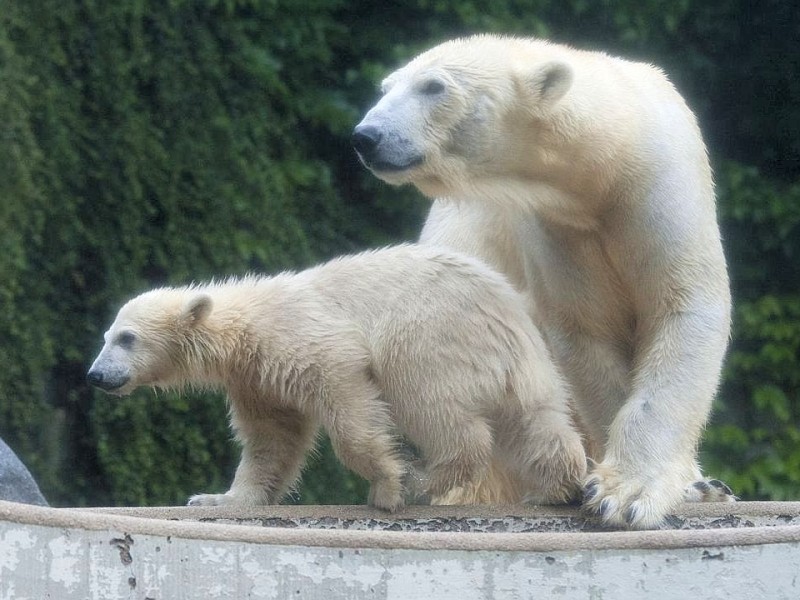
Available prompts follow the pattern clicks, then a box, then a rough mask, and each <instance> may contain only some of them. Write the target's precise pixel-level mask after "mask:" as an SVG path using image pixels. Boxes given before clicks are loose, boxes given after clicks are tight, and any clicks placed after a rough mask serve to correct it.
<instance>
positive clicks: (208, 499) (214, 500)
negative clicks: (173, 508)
mask: <svg viewBox="0 0 800 600" xmlns="http://www.w3.org/2000/svg"><path fill="white" fill-rule="evenodd" d="M229 504H233V502H232V498H231V497H230V496H227V495H226V494H195V495H194V496H192V497H191V498H189V501H188V502H187V503H186V505H187V506H225V505H229Z"/></svg>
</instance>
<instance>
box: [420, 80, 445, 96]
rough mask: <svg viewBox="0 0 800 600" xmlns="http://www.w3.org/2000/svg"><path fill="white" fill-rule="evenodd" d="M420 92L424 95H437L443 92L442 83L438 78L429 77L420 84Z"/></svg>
mask: <svg viewBox="0 0 800 600" xmlns="http://www.w3.org/2000/svg"><path fill="white" fill-rule="evenodd" d="M420 92H422V93H423V94H425V95H426V96H438V95H439V94H441V93H442V92H444V83H442V82H441V81H439V80H438V79H429V80H428V81H426V82H424V83H423V84H422V86H421V87H420Z"/></svg>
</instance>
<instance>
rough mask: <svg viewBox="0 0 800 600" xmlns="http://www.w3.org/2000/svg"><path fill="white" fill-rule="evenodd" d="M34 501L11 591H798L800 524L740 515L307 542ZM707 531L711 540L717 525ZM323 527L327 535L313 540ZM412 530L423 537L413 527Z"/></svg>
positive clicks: (89, 599) (418, 597)
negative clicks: (651, 524) (671, 522)
mask: <svg viewBox="0 0 800 600" xmlns="http://www.w3.org/2000/svg"><path fill="white" fill-rule="evenodd" d="M3 508H4V507H3V506H2V505H0V511H2V509H3ZM26 510H28V509H26ZM37 510H38V511H50V512H34V513H31V514H34V516H35V517H36V518H29V519H28V522H27V523H20V522H15V521H13V520H9V517H10V516H11V515H13V514H16V513H14V510H12V509H7V510H6V512H5V513H3V514H5V520H3V519H0V600H47V599H52V600H114V599H117V598H119V599H124V600H190V599H191V600H196V599H198V598H202V599H204V600H243V599H254V600H285V599H287V598H299V599H304V600H306V599H307V600H322V599H325V600H328V599H333V598H336V599H339V598H351V599H360V598H371V599H377V600H472V599H475V600H478V599H491V600H521V599H527V598H539V597H542V598H544V597H550V596H553V597H555V598H566V599H581V600H588V599H591V598H598V599H608V600H611V599H617V598H637V599H639V598H661V597H670V598H703V599H715V598H720V599H722V598H724V599H725V600H728V599H729V598H765V599H767V598H768V599H770V600H781V599H787V600H789V599H791V600H796V599H797V598H800V581H799V580H798V578H799V577H800V528H798V527H797V526H796V525H788V526H786V531H787V532H788V533H787V534H786V535H783V536H775V535H774V534H775V533H776V532H778V530H779V529H780V527H781V526H779V525H775V526H770V527H752V526H751V527H743V528H742V531H743V532H744V533H745V534H747V535H750V533H754V534H756V537H755V538H753V537H752V536H751V537H742V536H739V537H738V538H735V539H739V540H745V543H744V544H742V543H728V544H726V543H721V544H720V543H716V544H706V545H703V544H695V543H694V542H692V535H694V534H693V533H692V532H682V533H681V536H682V537H681V538H680V539H683V540H689V543H688V544H687V547H677V546H675V545H674V544H672V540H673V539H674V538H673V537H667V536H666V535H665V534H666V533H668V532H653V533H652V534H637V536H638V537H635V539H639V538H640V537H641V536H642V535H643V536H645V537H647V536H648V535H649V536H652V537H655V538H657V539H661V540H670V543H669V544H666V545H663V547H657V545H653V546H647V545H646V544H642V545H639V546H634V547H632V546H631V539H632V537H631V534H629V533H625V532H618V533H613V534H609V533H603V532H601V533H597V534H585V533H558V534H556V535H555V536H551V537H549V538H546V539H550V540H557V539H565V538H563V536H573V537H569V538H568V539H570V540H575V541H576V542H575V544H574V545H573V547H571V548H566V547H565V546H564V545H562V544H553V546H552V547H538V546H537V543H538V542H536V540H539V539H540V538H539V537H536V536H539V535H547V534H537V533H520V534H516V533H504V534H495V533H466V532H464V533H454V534H448V535H450V536H470V538H472V536H478V537H479V538H480V539H487V538H485V537H484V538H481V537H480V536H495V537H492V538H491V539H492V540H495V541H494V542H493V546H492V548H491V549H486V548H481V546H480V545H477V546H475V547H473V548H459V547H458V544H450V543H443V541H446V540H448V539H451V538H446V537H442V535H443V534H437V533H430V532H427V533H415V534H409V533H403V532H397V533H391V532H383V533H382V534H381V535H380V536H377V537H374V538H373V537H371V536H370V535H365V534H364V533H362V532H341V533H343V534H346V535H342V536H333V537H331V536H330V532H329V531H320V530H316V531H314V530H309V531H306V533H305V534H304V535H305V537H304V538H302V539H305V540H308V542H309V544H311V545H309V544H305V543H299V542H297V541H295V542H290V541H286V540H285V539H283V540H282V538H281V536H280V533H281V532H279V531H278V532H275V530H274V529H270V528H264V527H261V528H258V529H260V530H261V531H262V532H263V531H265V530H271V531H272V532H273V533H275V534H276V535H272V534H270V535H269V536H267V537H263V536H259V535H257V532H256V531H255V529H256V528H253V527H252V526H249V525H219V526H214V525H211V524H203V525H200V524H198V523H196V522H194V523H190V522H185V523H176V522H167V521H163V520H157V519H133V518H130V517H125V518H120V517H115V518H109V517H91V516H86V515H85V514H78V513H77V512H76V511H63V512H60V511H58V509H37ZM284 510H287V509H284ZM475 510H479V509H475ZM185 514H194V513H188V512H187V513H185ZM62 516H63V518H62ZM226 518H227V519H230V517H229V516H228V517H226ZM425 518H427V517H425ZM526 518H527V517H526ZM547 518H552V517H547ZM715 518H716V517H715ZM48 522H49V523H50V524H49V525H48V524H46V523H48ZM123 527H124V528H123ZM198 527H199V529H198ZM217 531H223V532H225V534H224V535H216V532H217ZM726 531H727V532H725V531H723V532H722V533H723V534H721V535H719V536H718V537H717V538H716V539H719V540H724V539H734V538H733V537H731V535H730V534H735V533H737V532H736V531H732V530H731V529H728V530H726ZM182 532H185V535H182ZM203 532H206V533H207V534H208V537H203V535H201V534H202V533H203ZM698 534H702V536H701V539H713V538H711V537H709V535H708V530H703V531H700V530H699V531H698ZM323 535H324V536H328V537H326V539H327V540H328V541H327V542H326V543H325V544H323V545H315V544H313V541H314V539H315V537H317V536H323ZM409 535H414V536H418V537H417V538H414V539H416V540H417V541H416V542H414V543H413V544H412V543H410V542H408V540H409V539H410V538H408V537H403V536H409ZM737 535H738V534H737ZM497 536H500V537H497ZM520 536H522V537H520ZM574 536H579V537H574ZM594 536H599V537H598V538H596V537H594ZM259 539H261V540H262V541H258V540H259ZM336 539H341V540H342V544H341V546H338V547H337V545H336V544H335V543H334V542H335V540H336ZM387 539H389V540H392V539H397V540H404V542H403V543H404V544H405V545H406V547H398V548H393V547H391V546H389V545H387V544H385V543H384V542H385V541H386V540H387ZM460 539H463V538H460ZM520 539H524V540H531V541H532V542H531V544H530V547H528V548H521V547H520V546H519V544H518V542H517V541H515V540H520ZM596 539H601V540H603V542H602V544H598V543H596V542H595V540H596ZM754 539H755V540H758V539H762V540H769V542H768V543H758V542H757V541H756V542H755V543H754V541H753V540H754ZM331 540H333V541H331ZM354 540H360V542H359V543H358V544H354V543H353V541H354ZM373 540H381V543H372V541H373ZM504 540H505V541H504ZM747 544H750V545H747Z"/></svg>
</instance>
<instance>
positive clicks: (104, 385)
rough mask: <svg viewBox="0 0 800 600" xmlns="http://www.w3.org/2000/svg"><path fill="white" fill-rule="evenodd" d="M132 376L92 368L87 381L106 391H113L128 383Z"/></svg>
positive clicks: (87, 375)
mask: <svg viewBox="0 0 800 600" xmlns="http://www.w3.org/2000/svg"><path fill="white" fill-rule="evenodd" d="M129 379H130V376H128V375H121V374H117V375H114V374H109V373H106V372H104V371H103V370H102V369H97V368H92V369H90V370H89V372H88V373H87V374H86V381H88V382H89V384H90V385H93V386H94V387H97V388H100V389H101V390H103V391H104V392H113V391H114V390H117V389H119V388H121V387H122V386H123V385H125V384H126V383H128V380H129Z"/></svg>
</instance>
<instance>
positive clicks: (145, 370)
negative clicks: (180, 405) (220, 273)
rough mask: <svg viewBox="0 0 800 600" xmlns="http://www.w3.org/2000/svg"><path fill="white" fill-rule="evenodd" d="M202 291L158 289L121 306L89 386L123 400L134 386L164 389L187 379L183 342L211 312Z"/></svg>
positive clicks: (93, 367)
mask: <svg viewBox="0 0 800 600" xmlns="http://www.w3.org/2000/svg"><path fill="white" fill-rule="evenodd" d="M211 308H212V302H211V298H210V297H209V296H208V295H207V294H205V293H202V292H196V291H195V292H193V291H191V290H185V289H184V290H177V289H158V290H153V291H150V292H146V293H144V294H142V295H141V296H137V297H136V298H134V299H133V300H131V301H129V302H128V303H127V304H125V305H124V306H123V307H122V308H121V309H120V311H119V313H118V314H117V318H116V319H115V320H114V322H113V323H112V324H111V327H110V328H109V330H108V331H106V333H105V336H104V338H105V344H104V345H103V349H102V350H101V351H100V354H99V355H98V356H97V358H96V359H95V361H94V363H92V366H91V368H90V369H89V373H88V374H87V376H86V378H87V380H88V382H89V383H90V384H92V385H94V386H96V387H98V388H100V389H102V390H104V391H106V392H108V393H110V394H116V395H120V396H124V395H126V394H130V393H131V392H132V391H133V390H135V389H136V388H137V387H139V386H152V387H169V386H171V385H176V384H179V383H180V382H181V381H182V380H183V378H184V377H185V376H186V359H187V349H188V343H187V342H188V340H189V337H190V334H191V332H192V330H193V329H194V328H196V327H197V326H198V325H199V324H201V323H202V322H203V321H204V320H205V319H206V317H207V316H208V314H209V313H210V312H211Z"/></svg>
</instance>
